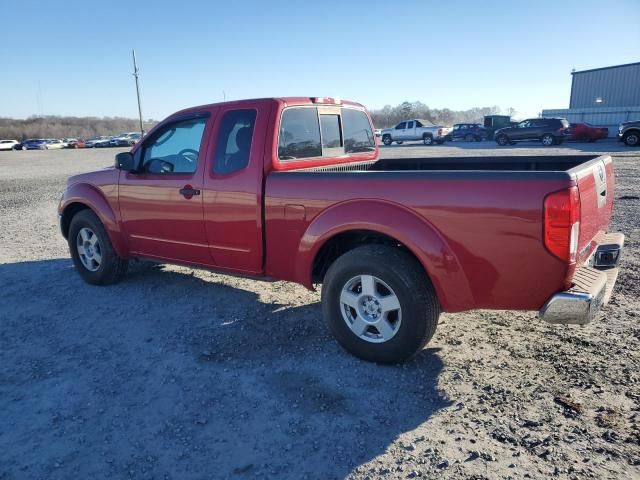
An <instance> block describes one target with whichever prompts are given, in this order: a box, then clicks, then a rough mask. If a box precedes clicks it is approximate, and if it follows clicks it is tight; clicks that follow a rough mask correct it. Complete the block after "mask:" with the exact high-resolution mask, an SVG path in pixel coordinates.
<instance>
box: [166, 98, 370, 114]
mask: <svg viewBox="0 0 640 480" xmlns="http://www.w3.org/2000/svg"><path fill="white" fill-rule="evenodd" d="M313 98H327V97H266V98H249V99H245V100H230V101H228V102H217V103H210V104H207V105H198V106H196V107H189V108H185V109H183V110H180V111H177V112H175V113H172V114H171V115H170V116H171V117H173V116H175V115H184V114H188V113H193V112H198V111H202V110H208V109H210V108H212V107H221V106H233V107H236V106H237V107H242V106H244V105H247V104H255V103H257V102H274V103H277V104H281V105H282V106H292V105H332V104H331V103H322V102H318V103H314V101H313V100H312V99H313ZM334 98H335V97H334ZM336 100H337V99H336ZM339 101H340V104H339V105H348V106H350V107H357V108H364V105H362V104H360V103H357V102H352V101H350V100H342V99H340V100H339Z"/></svg>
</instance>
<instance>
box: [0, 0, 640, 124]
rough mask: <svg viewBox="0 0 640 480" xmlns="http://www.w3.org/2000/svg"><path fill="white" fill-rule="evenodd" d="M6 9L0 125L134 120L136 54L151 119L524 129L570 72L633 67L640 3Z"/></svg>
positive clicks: (560, 103)
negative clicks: (408, 122) (499, 124)
mask: <svg viewBox="0 0 640 480" xmlns="http://www.w3.org/2000/svg"><path fill="white" fill-rule="evenodd" d="M5 2H6V3H5ZM3 4H4V8H3V20H4V21H3V26H2V29H1V30H0V58H1V59H2V61H1V63H0V117H15V118H26V117H28V116H31V115H75V116H99V117H102V116H123V117H131V118H135V117H137V114H138V112H137V104H136V95H135V84H134V79H133V76H132V70H133V67H132V60H131V49H132V48H135V49H136V53H137V57H138V66H139V69H140V88H141V96H142V111H143V116H144V118H145V119H149V118H152V119H155V120H160V119H162V118H164V117H166V116H167V115H169V114H171V113H172V112H174V111H176V110H179V109H182V108H186V107H189V106H195V105H201V104H207V103H215V102H219V101H223V99H225V98H226V99H227V100H231V99H242V98H256V97H271V96H335V97H340V98H345V99H349V100H355V101H358V102H360V103H363V104H364V105H366V106H367V107H368V108H370V109H375V108H381V107H383V106H384V105H386V104H389V105H397V104H399V103H401V102H403V101H405V100H407V101H420V102H422V103H424V104H426V105H428V106H430V107H432V108H450V109H452V110H465V109H468V108H472V107H484V106H493V105H497V106H499V107H501V109H502V111H503V112H504V111H505V110H506V109H508V108H510V107H511V108H514V109H515V110H516V111H517V113H516V117H518V118H523V117H527V116H536V115H537V114H538V113H539V112H540V111H541V110H542V109H544V108H567V107H568V104H569V92H570V88H571V74H570V72H571V70H572V69H573V68H575V69H576V70H584V69H589V68H597V67H603V66H609V65H617V64H623V63H631V62H637V61H640V51H639V50H638V45H640V0H609V1H607V2H603V1H601V0H598V1H594V0H580V1H577V0H565V1H557V0H556V1H546V0H538V1H527V2H524V1H518V0H509V1H488V2H487V1H478V0H475V1H467V0H454V1H428V0H421V1H404V2H400V1H391V0H387V1H377V0H368V1H356V0H352V1H347V0H342V1H333V0H326V1H312V0H309V1H288V2H286V1H279V0H269V1H252V0H242V1H236V2H229V1H225V2H219V1H216V0H210V1H192V0H180V1H175V0H172V1H167V0H155V1H153V2H149V1H145V0H140V1H137V2H131V1H119V0H116V1H110V2H104V3H102V4H99V3H97V2H87V1H86V0H83V1H75V0H70V1H62V0H59V1H35V0H5V1H4V2H3ZM7 7H8V8H7Z"/></svg>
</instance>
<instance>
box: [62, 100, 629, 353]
mask: <svg viewBox="0 0 640 480" xmlns="http://www.w3.org/2000/svg"><path fill="white" fill-rule="evenodd" d="M207 146H213V151H212V152H211V154H206V155H205V154H204V153H205V151H204V150H205V148H206V147H207ZM115 167H116V168H113V169H103V170H99V171H95V172H90V173H84V174H80V175H75V176H73V177H71V178H70V179H69V180H68V181H67V188H66V190H65V192H64V194H63V196H62V198H61V200H60V204H59V208H58V213H59V215H60V226H61V230H62V235H63V236H64V238H66V239H67V242H68V245H69V249H70V253H71V257H72V259H73V263H74V265H75V268H76V270H77V272H78V273H79V275H80V276H81V277H82V278H83V279H84V280H85V281H86V282H88V283H90V284H96V285H107V284H112V283H115V282H117V281H118V280H120V279H121V278H122V277H123V275H124V274H125V272H126V270H127V265H128V262H129V260H131V259H136V258H146V259H153V260H155V261H157V262H164V263H178V264H188V265H191V266H200V267H202V268H206V269H211V270H217V271H221V272H227V273H231V274H235V275H243V276H244V275H246V276H252V277H265V278H269V279H280V280H286V281H292V282H297V283H300V284H302V285H304V286H306V287H307V288H309V289H313V288H314V284H317V283H322V312H323V315H324V317H325V319H326V321H327V322H328V325H329V328H330V330H331V332H333V334H334V335H335V337H336V338H337V340H338V341H339V343H340V344H341V345H342V346H343V347H344V348H346V349H347V350H348V351H350V352H352V353H353V354H354V355H356V356H358V357H361V358H363V359H366V360H370V361H375V362H381V363H395V362H398V361H401V360H404V359H406V358H409V357H411V356H412V355H414V354H415V353H416V352H418V351H420V350H421V349H422V348H423V347H424V345H425V344H426V343H427V342H428V341H429V340H430V339H431V337H432V336H433V334H434V332H435V329H436V326H437V324H438V317H439V315H440V312H461V311H465V310H470V309H477V308H482V309H500V310H502V309H513V310H538V311H539V312H540V316H541V317H542V318H543V319H544V320H546V321H548V322H551V323H577V324H583V323H587V322H589V321H591V320H592V319H593V318H596V317H597V315H598V313H597V312H598V310H599V308H600V307H601V305H603V304H606V303H607V301H608V300H609V296H610V294H611V289H612V288H613V284H614V283H615V280H616V274H617V270H616V268H615V265H616V262H617V260H618V258H619V255H620V252H621V250H622V244H623V240H624V236H623V235H622V234H617V233H610V234H607V233H605V232H607V230H608V227H609V221H610V219H611V214H612V209H613V197H614V195H613V192H614V191H615V181H614V171H613V162H612V160H611V157H610V156H608V155H604V156H601V157H598V156H596V155H582V156H580V155H577V156H571V157H565V156H559V157H549V156H496V157H471V158H469V157H467V158H464V157H462V158H452V157H443V158H407V159H402V158H394V159H383V160H380V159H378V147H377V145H376V142H375V138H374V134H373V129H372V123H371V120H370V118H369V115H368V114H367V111H366V110H365V109H364V107H363V106H362V105H360V104H357V103H353V102H348V101H343V102H340V101H337V100H334V99H330V98H299V97H298V98H273V99H259V100H245V101H234V102H227V103H219V104H213V105H205V106H200V107H194V108H189V109H186V110H183V111H181V112H178V113H176V114H174V115H171V116H170V117H168V118H167V119H165V120H164V121H162V122H160V123H159V124H158V125H157V126H156V127H154V128H153V129H152V130H151V131H150V132H149V134H148V135H146V136H145V137H144V139H143V140H142V141H141V142H139V143H138V144H136V145H135V146H134V147H133V149H132V150H131V151H130V152H122V153H119V154H118V155H117V156H116V164H115ZM541 173H543V174H542V175H541ZM327 185H330V186H331V188H327ZM372 192H373V194H372ZM605 269H606V270H605ZM523 272H526V275H523ZM127 288H129V289H132V288H136V285H135V282H133V283H131V284H129V285H128V286H127ZM96 298H98V300H99V297H96ZM140 299H141V300H140V301H141V302H144V301H145V300H144V295H140Z"/></svg>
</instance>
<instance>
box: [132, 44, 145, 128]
mask: <svg viewBox="0 0 640 480" xmlns="http://www.w3.org/2000/svg"><path fill="white" fill-rule="evenodd" d="M132 52H133V76H134V77H135V79H136V95H137V96H138V117H139V119H140V135H144V129H143V128H142V107H141V106H140V85H138V64H137V63H136V51H135V49H134V50H132Z"/></svg>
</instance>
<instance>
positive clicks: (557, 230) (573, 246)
mask: <svg viewBox="0 0 640 480" xmlns="http://www.w3.org/2000/svg"><path fill="white" fill-rule="evenodd" d="M579 231H580V194H579V193H578V187H571V188H568V189H566V190H560V191H559V192H554V193H551V194H549V195H547V197H546V198H545V199H544V245H545V247H547V250H549V251H550V252H551V253H553V254H554V255H555V256H556V257H558V258H559V259H560V260H564V261H566V262H569V263H570V262H575V261H576V253H577V251H578V233H579Z"/></svg>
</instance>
